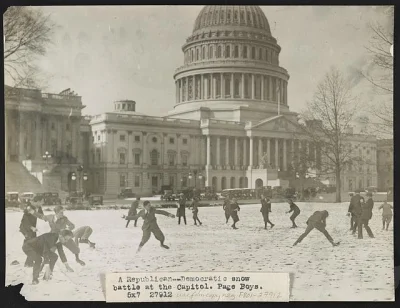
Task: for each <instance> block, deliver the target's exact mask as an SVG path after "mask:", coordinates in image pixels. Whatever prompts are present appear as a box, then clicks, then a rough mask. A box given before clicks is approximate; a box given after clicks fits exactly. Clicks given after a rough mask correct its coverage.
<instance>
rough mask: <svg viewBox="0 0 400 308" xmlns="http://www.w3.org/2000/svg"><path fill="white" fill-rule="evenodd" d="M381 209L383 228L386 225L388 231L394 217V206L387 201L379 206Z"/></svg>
mask: <svg viewBox="0 0 400 308" xmlns="http://www.w3.org/2000/svg"><path fill="white" fill-rule="evenodd" d="M379 209H380V210H383V211H382V225H383V226H382V230H385V226H386V231H388V228H389V224H390V222H391V221H392V217H393V212H392V209H393V206H392V205H391V204H389V203H387V201H385V202H383V204H382V205H381V206H380V207H379Z"/></svg>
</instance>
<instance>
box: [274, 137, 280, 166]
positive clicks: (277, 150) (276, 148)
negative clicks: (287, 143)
mask: <svg viewBox="0 0 400 308" xmlns="http://www.w3.org/2000/svg"><path fill="white" fill-rule="evenodd" d="M275 168H276V169H278V168H279V140H278V138H275Z"/></svg>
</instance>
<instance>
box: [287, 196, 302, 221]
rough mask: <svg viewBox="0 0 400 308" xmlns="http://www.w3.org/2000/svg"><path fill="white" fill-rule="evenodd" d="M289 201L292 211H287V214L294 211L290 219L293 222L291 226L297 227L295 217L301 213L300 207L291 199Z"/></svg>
mask: <svg viewBox="0 0 400 308" xmlns="http://www.w3.org/2000/svg"><path fill="white" fill-rule="evenodd" d="M288 203H289V205H290V211H288V212H286V214H289V213H291V212H293V214H292V215H291V216H290V220H291V221H292V224H293V225H292V227H291V228H297V225H296V222H295V219H296V217H297V216H299V215H300V209H299V207H298V206H297V205H296V204H295V203H294V202H293V201H292V200H291V199H288Z"/></svg>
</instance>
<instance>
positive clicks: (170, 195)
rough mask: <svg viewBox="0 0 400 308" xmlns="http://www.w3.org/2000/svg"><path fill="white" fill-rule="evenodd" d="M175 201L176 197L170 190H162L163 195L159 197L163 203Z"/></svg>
mask: <svg viewBox="0 0 400 308" xmlns="http://www.w3.org/2000/svg"><path fill="white" fill-rule="evenodd" d="M176 199H178V196H177V195H176V194H174V193H173V191H172V190H164V194H163V195H162V196H161V200H165V201H175V200H176Z"/></svg>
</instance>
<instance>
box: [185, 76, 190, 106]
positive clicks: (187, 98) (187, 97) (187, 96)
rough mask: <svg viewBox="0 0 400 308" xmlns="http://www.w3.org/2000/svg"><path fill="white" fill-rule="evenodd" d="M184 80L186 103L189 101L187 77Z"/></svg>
mask: <svg viewBox="0 0 400 308" xmlns="http://www.w3.org/2000/svg"><path fill="white" fill-rule="evenodd" d="M185 78H186V82H185V84H186V89H185V91H186V94H185V98H186V101H187V102H188V101H189V77H185Z"/></svg>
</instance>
